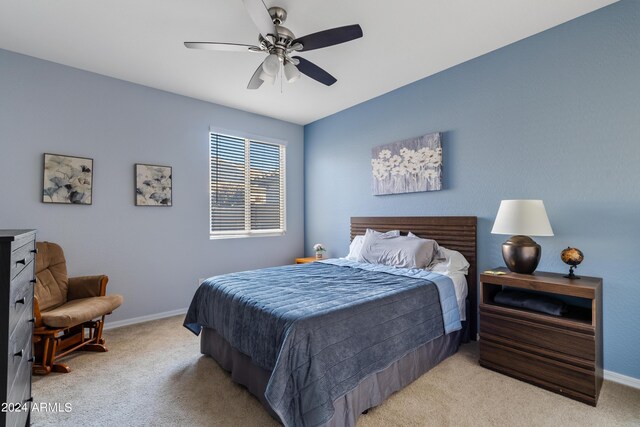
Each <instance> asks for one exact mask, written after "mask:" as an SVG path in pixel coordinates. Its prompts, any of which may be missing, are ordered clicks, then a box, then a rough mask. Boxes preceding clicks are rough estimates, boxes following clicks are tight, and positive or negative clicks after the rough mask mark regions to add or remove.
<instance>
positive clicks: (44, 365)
mask: <svg viewBox="0 0 640 427" xmlns="http://www.w3.org/2000/svg"><path fill="white" fill-rule="evenodd" d="M52 340H53V337H52V336H51V335H44V336H43V337H41V342H40V343H38V344H37V348H39V349H41V351H40V354H39V355H38V354H37V353H38V352H36V361H35V363H34V364H33V367H32V370H33V373H34V374H35V375H48V374H49V373H51V364H50V361H49V360H50V358H51V353H50V346H51V341H52ZM38 356H39V357H38ZM38 359H40V360H38Z"/></svg>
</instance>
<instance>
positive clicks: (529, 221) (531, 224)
mask: <svg viewBox="0 0 640 427" xmlns="http://www.w3.org/2000/svg"><path fill="white" fill-rule="evenodd" d="M491 233H492V234H509V235H523V236H553V230H552V229H551V224H550V223H549V218H548V217H547V211H546V210H545V208H544V203H543V202H542V200H503V201H501V202H500V208H499V209H498V214H497V215H496V221H495V222H494V223H493V229H492V230H491Z"/></svg>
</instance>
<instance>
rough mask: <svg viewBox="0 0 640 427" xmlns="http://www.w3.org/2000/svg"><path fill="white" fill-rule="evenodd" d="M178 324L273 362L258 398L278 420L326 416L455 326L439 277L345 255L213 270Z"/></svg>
mask: <svg viewBox="0 0 640 427" xmlns="http://www.w3.org/2000/svg"><path fill="white" fill-rule="evenodd" d="M184 325H185V326H186V327H187V328H189V329H190V330H191V331H193V332H194V333H196V334H199V333H200V330H201V328H202V327H203V326H206V327H209V328H212V329H215V330H216V331H217V332H218V333H219V334H220V335H222V336H223V337H224V338H225V339H226V340H227V341H228V342H229V343H230V344H231V345H232V346H233V347H235V348H236V349H238V350H240V351H241V352H243V353H245V354H247V355H248V356H250V357H251V359H252V361H253V363H254V364H256V365H258V366H260V367H262V368H264V369H267V370H270V371H272V375H271V378H270V380H269V384H268V385H267V389H266V391H265V397H266V399H267V400H268V401H269V403H270V405H271V407H272V408H273V410H274V411H275V412H276V413H277V414H278V415H279V416H280V419H281V421H282V422H283V424H284V425H285V426H316V425H321V424H323V423H325V422H327V421H328V420H329V419H330V418H331V416H332V415H333V412H334V410H333V401H334V400H335V399H337V398H338V397H340V396H342V395H344V394H345V393H347V392H349V391H350V390H352V389H354V388H355V387H356V386H357V384H358V383H359V382H360V381H361V380H362V379H363V378H365V377H366V376H368V375H370V374H372V373H374V372H377V371H380V370H382V369H384V368H386V367H387V366H389V365H390V364H391V363H392V362H394V361H396V360H397V359H399V358H400V357H402V356H404V355H405V354H407V353H408V352H410V351H412V350H414V349H415V348H417V347H418V346H420V345H422V344H424V343H426V342H429V341H431V340H433V339H435V338H437V337H439V336H441V335H442V334H443V333H448V332H451V331H454V330H457V329H460V327H461V325H460V319H459V313H458V308H457V304H456V299H455V293H454V289H453V284H452V282H451V280H450V279H449V278H448V277H446V276H441V275H437V274H434V273H428V272H424V271H422V270H420V271H418V270H406V269H394V268H389V267H381V266H371V265H366V264H360V263H353V262H349V261H344V260H328V261H325V262H316V263H311V264H302V265H296V266H284V267H274V268H266V269H261V270H255V271H246V272H240V273H232V274H225V275H222V276H216V277H212V278H210V279H208V280H206V281H205V282H203V284H202V285H201V286H200V287H199V288H198V290H197V291H196V294H195V296H194V298H193V301H192V302H191V306H190V307H189V311H188V312H187V315H186V318H185V321H184Z"/></svg>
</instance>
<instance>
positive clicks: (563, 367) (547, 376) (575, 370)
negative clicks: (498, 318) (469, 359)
mask: <svg viewBox="0 0 640 427" xmlns="http://www.w3.org/2000/svg"><path fill="white" fill-rule="evenodd" d="M480 364H481V365H482V366H485V367H487V368H490V369H493V370H496V371H498V372H502V373H504V374H507V375H509V376H512V377H515V378H518V379H521V380H524V381H527V382H529V383H532V384H535V385H537V386H540V387H544V388H546V389H548V390H551V391H554V392H556V393H560V394H564V395H567V396H569V397H572V398H574V399H578V400H581V401H583V402H586V403H590V404H592V405H595V399H597V393H596V378H595V372H594V371H590V370H587V369H582V368H579V367H576V366H572V365H569V364H566V363H562V362H559V361H556V360H552V359H547V358H545V357H542V356H538V355H535V354H530V353H529V354H528V353H526V352H523V351H520V350H516V349H513V348H509V347H506V346H503V345H500V344H497V343H494V342H492V341H490V340H486V339H481V340H480ZM594 397H595V399H594Z"/></svg>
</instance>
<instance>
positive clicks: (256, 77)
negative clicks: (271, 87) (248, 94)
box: [247, 62, 263, 89]
mask: <svg viewBox="0 0 640 427" xmlns="http://www.w3.org/2000/svg"><path fill="white" fill-rule="evenodd" d="M261 72H262V62H261V63H260V65H258V68H256V72H255V73H253V76H251V80H249V84H248V85H247V89H258V88H259V87H260V86H262V83H263V81H262V79H261V78H260V73H261Z"/></svg>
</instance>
